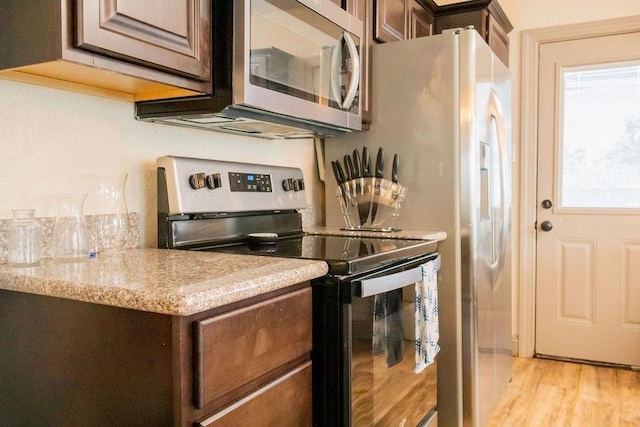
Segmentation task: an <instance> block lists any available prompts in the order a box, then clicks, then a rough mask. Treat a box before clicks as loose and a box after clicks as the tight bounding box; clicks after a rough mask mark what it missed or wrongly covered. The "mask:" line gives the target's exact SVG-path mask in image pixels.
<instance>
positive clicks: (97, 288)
mask: <svg viewBox="0 0 640 427" xmlns="http://www.w3.org/2000/svg"><path fill="white" fill-rule="evenodd" d="M327 271H328V267H327V264H326V263H325V262H323V261H308V260H298V259H290V258H272V257H264V256H245V255H232V254H222V253H210V252H195V251H181V250H168V249H129V250H126V251H125V252H124V253H122V254H118V255H112V256H106V257H98V258H96V259H87V260H86V261H82V262H56V261H52V260H43V261H42V263H41V264H40V265H39V266H36V267H12V266H9V265H8V264H1V265H0V289H6V290H11V291H20V292H26V293H32V294H39V295H48V296H52V297H60V298H67V299H73V300H79V301H86V302H91V303H96V304H103V305H111V306H116V307H123V308H131V309H135V310H142V311H150V312H155V313H161V314H170V315H181V316H186V315H191V314H195V313H199V312H202V311H205V310H208V309H211V308H215V307H219V306H223V305H226V304H229V303H232V302H236V301H240V300H243V299H246V298H250V297H252V296H256V295H260V294H263V293H267V292H270V291H274V290H277V289H281V288H285V287H287V286H291V285H295V284H297V283H300V282H304V281H306V280H311V279H314V278H316V277H320V276H323V275H325V274H327Z"/></svg>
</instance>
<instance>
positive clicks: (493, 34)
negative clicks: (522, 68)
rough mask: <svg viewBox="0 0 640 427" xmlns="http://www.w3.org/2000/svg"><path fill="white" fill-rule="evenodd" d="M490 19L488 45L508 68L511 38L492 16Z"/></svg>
mask: <svg viewBox="0 0 640 427" xmlns="http://www.w3.org/2000/svg"><path fill="white" fill-rule="evenodd" d="M488 19H489V21H488V24H487V32H488V34H487V43H489V47H490V48H491V50H493V51H494V52H495V54H496V56H497V57H498V58H500V60H501V61H502V62H504V64H505V65H507V66H508V65H509V36H508V35H507V33H506V31H505V30H504V29H503V28H502V27H501V26H500V24H498V22H497V21H496V19H495V18H494V17H493V16H492V15H489V17H488Z"/></svg>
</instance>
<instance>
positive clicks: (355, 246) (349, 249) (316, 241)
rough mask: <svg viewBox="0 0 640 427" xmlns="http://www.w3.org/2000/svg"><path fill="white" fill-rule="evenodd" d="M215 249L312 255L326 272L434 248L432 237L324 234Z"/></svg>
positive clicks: (340, 271)
mask: <svg viewBox="0 0 640 427" xmlns="http://www.w3.org/2000/svg"><path fill="white" fill-rule="evenodd" d="M207 250H213V251H217V252H225V253H235V254H242V255H263V256H274V257H285V258H300V259H313V260H321V261H325V262H327V264H328V265H329V274H336V275H338V274H357V273H360V272H364V271H369V270H371V269H373V268H377V267H380V266H383V265H389V264H392V263H396V262H402V261H406V260H408V259H412V258H416V257H419V256H422V255H425V254H428V253H432V252H435V251H436V243H435V240H408V239H384V238H365V237H347V236H335V235H332V236H328V235H315V234H314V235H304V236H297V237H289V238H280V239H278V240H277V241H275V242H274V243H263V244H259V243H252V244H249V243H243V244H238V245H232V246H222V247H216V248H213V249H211V248H209V249H207Z"/></svg>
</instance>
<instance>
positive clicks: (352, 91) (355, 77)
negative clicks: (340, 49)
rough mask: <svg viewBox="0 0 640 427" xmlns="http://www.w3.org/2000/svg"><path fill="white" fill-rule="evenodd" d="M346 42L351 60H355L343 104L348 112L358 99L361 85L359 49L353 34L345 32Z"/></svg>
mask: <svg viewBox="0 0 640 427" xmlns="http://www.w3.org/2000/svg"><path fill="white" fill-rule="evenodd" d="M344 41H345V42H346V44H347V49H349V54H350V55H351V58H353V72H352V73H351V84H350V85H349V90H348V91H347V94H346V96H345V97H344V102H343V104H342V108H344V109H345V110H348V109H349V108H350V107H351V104H353V101H354V99H355V98H356V94H357V93H358V85H359V84H360V55H359V54H358V48H357V47H356V44H355V42H354V41H353V38H352V37H351V34H349V33H347V32H345V33H344Z"/></svg>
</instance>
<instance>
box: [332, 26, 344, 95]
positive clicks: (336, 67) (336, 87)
mask: <svg viewBox="0 0 640 427" xmlns="http://www.w3.org/2000/svg"><path fill="white" fill-rule="evenodd" d="M341 52H342V38H340V39H339V40H338V44H336V45H335V46H334V47H333V53H332V54H331V73H330V74H331V76H330V78H331V85H330V86H331V95H333V99H334V100H335V101H336V102H337V103H338V105H339V106H341V107H342V96H341V94H340V71H341V68H342V61H340V53H341Z"/></svg>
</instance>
